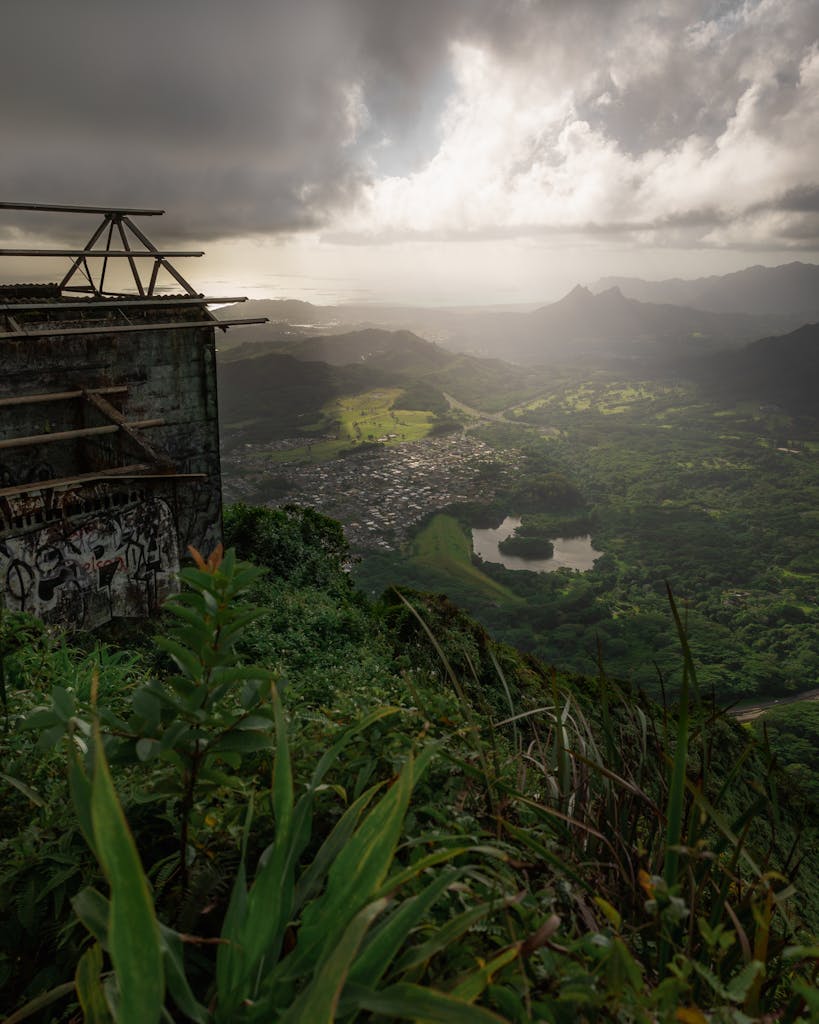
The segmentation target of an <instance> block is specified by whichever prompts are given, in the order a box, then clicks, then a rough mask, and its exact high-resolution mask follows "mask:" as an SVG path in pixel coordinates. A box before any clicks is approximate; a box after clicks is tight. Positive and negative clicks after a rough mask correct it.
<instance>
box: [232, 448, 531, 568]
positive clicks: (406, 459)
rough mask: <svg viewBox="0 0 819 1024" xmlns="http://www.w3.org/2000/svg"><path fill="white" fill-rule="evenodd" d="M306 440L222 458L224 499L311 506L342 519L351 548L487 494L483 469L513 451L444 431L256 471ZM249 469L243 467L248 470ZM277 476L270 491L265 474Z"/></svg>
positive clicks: (389, 542) (391, 538)
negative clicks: (277, 453) (267, 460)
mask: <svg viewBox="0 0 819 1024" xmlns="http://www.w3.org/2000/svg"><path fill="white" fill-rule="evenodd" d="M303 443H304V442H303V441H291V442H288V441H286V440H285V441H275V442H271V443H270V444H269V445H261V444H254V445H244V446H243V447H241V448H238V449H234V450H233V451H231V452H229V453H226V454H224V455H223V457H222V472H223V482H224V494H225V500H226V501H227V502H231V501H248V502H253V501H255V502H259V501H260V500H262V499H265V500H266V501H267V503H268V504H276V505H284V504H288V503H291V504H298V505H309V506H312V507H313V508H317V509H319V510H320V511H322V512H325V513H326V514H327V515H329V516H332V517H333V518H334V519H338V520H339V521H340V522H341V523H343V524H344V531H345V534H346V536H347V539H348V540H349V542H350V545H351V547H352V548H353V549H354V550H359V551H367V550H384V551H389V550H392V549H394V548H396V547H398V546H400V544H401V543H402V542H403V541H404V540H405V539H406V538H407V536H408V534H409V532H410V531H411V530H412V528H413V527H414V526H416V525H417V524H418V523H419V522H420V521H421V520H422V519H423V518H424V517H425V516H427V515H428V514H429V513H430V512H434V511H435V510H436V509H442V508H445V507H446V506H448V505H451V504H453V503H455V502H460V501H475V500H477V499H485V498H487V497H490V496H491V494H489V493H487V477H488V476H491V474H487V470H488V468H489V467H490V466H497V464H498V462H499V460H501V459H502V460H503V464H504V466H505V467H506V468H507V469H508V470H510V471H511V470H513V467H512V466H511V465H510V463H509V459H510V458H511V454H510V453H508V452H503V453H501V452H498V451H497V450H496V449H493V448H490V446H489V445H487V444H485V443H484V442H483V441H479V440H477V439H476V438H474V437H472V436H471V435H469V434H447V435H444V436H441V437H431V438H425V439H424V440H422V441H411V442H406V443H403V444H395V445H389V446H388V445H383V444H382V445H377V446H367V447H366V448H365V449H364V450H363V451H361V452H359V453H354V454H351V455H346V456H344V457H342V458H336V459H333V460H331V461H329V462H322V463H317V464H313V465H309V464H308V465H305V464H292V463H291V464H282V463H270V466H269V470H268V471H267V473H263V474H260V472H259V470H260V465H261V466H263V465H264V463H263V461H261V459H260V456H261V455H263V453H264V452H265V451H269V452H271V453H272V452H274V451H281V450H283V449H285V448H287V447H297V446H298V445H300V444H303ZM249 469H250V470H251V471H252V472H248V470H249ZM270 478H273V479H274V480H275V484H276V487H275V490H276V493H275V496H274V498H271V497H268V494H269V489H268V493H267V494H266V493H265V491H266V487H265V483H266V479H267V480H269V479H270Z"/></svg>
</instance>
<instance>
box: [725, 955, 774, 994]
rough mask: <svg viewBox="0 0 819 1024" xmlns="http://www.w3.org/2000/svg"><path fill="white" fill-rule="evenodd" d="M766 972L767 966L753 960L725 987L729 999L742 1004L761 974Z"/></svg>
mask: <svg viewBox="0 0 819 1024" xmlns="http://www.w3.org/2000/svg"><path fill="white" fill-rule="evenodd" d="M764 970H765V964H763V963H762V961H761V960H751V961H750V962H749V963H747V964H746V965H745V966H744V967H743V968H742V970H741V971H740V972H739V974H735V975H734V977H733V978H731V980H730V981H729V982H728V984H727V985H726V986H725V994H726V995H727V997H728V998H729V999H730V1000H731V1001H732V1002H734V1003H741V1002H742V1000H743V999H744V998H745V996H746V995H747V994H748V991H749V989H750V988H751V985H753V983H754V982H755V981H756V979H757V977H758V976H759V974H760V973H761V972H763V971H764Z"/></svg>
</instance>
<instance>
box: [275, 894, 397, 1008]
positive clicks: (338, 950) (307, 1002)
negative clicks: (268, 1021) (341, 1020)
mask: <svg viewBox="0 0 819 1024" xmlns="http://www.w3.org/2000/svg"><path fill="white" fill-rule="evenodd" d="M386 905H387V901H386V900H375V902H373V903H370V904H369V905H368V906H366V907H364V908H363V910H360V911H359V912H358V913H357V914H356V916H355V917H354V918H353V920H352V921H351V922H350V924H349V925H348V926H347V928H345V930H344V933H343V935H342V937H341V941H340V942H339V943H338V944H337V945H336V946H334V947H332V948H331V949H330V951H329V953H328V955H327V956H326V957H325V958H324V959H323V960H322V961H321V962H319V964H318V965H317V966H316V970H315V972H314V974H313V980H312V981H311V982H310V984H309V986H308V987H307V989H306V990H305V991H304V993H303V994H302V995H300V996H299V998H298V999H297V1000H296V1002H295V1003H294V1004H293V1005H292V1006H291V1007H290V1009H289V1010H288V1011H287V1012H286V1013H285V1014H283V1015H282V1017H281V1018H280V1024H302V1022H306V1021H309V1022H310V1024H332V1022H333V1020H334V1019H335V1013H336V1007H337V1005H338V1001H339V997H340V996H341V990H342V988H343V986H344V982H345V980H346V978H347V972H348V971H349V968H350V964H351V963H352V962H353V960H354V959H355V956H356V953H357V952H358V949H359V947H360V945H361V942H362V940H363V938H364V936H365V935H366V933H367V930H368V929H369V927H370V925H371V924H372V922H373V921H374V920H375V919H376V917H377V916H378V915H379V914H380V913H381V912H382V911H383V910H384V908H385V907H386Z"/></svg>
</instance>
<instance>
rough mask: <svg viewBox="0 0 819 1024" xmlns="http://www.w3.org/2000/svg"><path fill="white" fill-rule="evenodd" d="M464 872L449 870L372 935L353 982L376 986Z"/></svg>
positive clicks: (362, 954) (411, 899) (354, 972)
mask: <svg viewBox="0 0 819 1024" xmlns="http://www.w3.org/2000/svg"><path fill="white" fill-rule="evenodd" d="M462 873H463V871H462V870H461V871H456V870H454V869H451V868H450V869H446V870H444V871H440V872H439V873H438V876H437V877H436V878H434V879H433V881H432V882H431V883H430V884H429V885H428V886H427V887H426V889H424V890H423V891H422V892H420V893H419V894H418V895H417V896H413V897H411V898H410V899H407V900H404V902H403V903H401V905H400V906H399V907H398V908H397V909H396V910H395V911H393V913H392V914H390V916H389V917H388V918H387V920H386V921H384V922H383V924H381V925H380V926H379V927H378V929H377V930H375V931H374V932H373V933H372V934H371V935H370V939H369V942H368V943H367V945H366V946H365V947H364V949H363V950H362V951H361V955H360V956H359V957H358V959H357V960H356V962H355V963H354V964H353V967H352V969H351V971H350V981H354V982H356V983H357V984H359V985H363V986H364V987H365V988H375V986H376V985H377V984H378V982H379V981H380V980H381V978H382V977H383V976H384V973H385V972H386V970H387V968H388V967H389V966H390V964H391V963H392V962H393V960H394V959H395V957H396V955H397V954H398V951H399V950H400V949H401V947H402V946H403V945H404V943H405V942H406V941H407V937H408V936H409V935H410V933H411V931H412V929H413V928H414V927H415V926H416V925H417V924H418V922H419V921H420V920H421V919H422V918H423V916H424V915H425V914H426V913H427V912H428V911H429V910H430V908H431V907H432V906H433V905H434V904H435V902H436V901H437V900H438V898H439V897H440V896H441V894H442V893H443V892H444V891H445V890H446V889H447V887H448V886H450V885H451V884H452V883H453V882H454V881H455V880H456V879H457V878H459V877H460V876H461V874H462Z"/></svg>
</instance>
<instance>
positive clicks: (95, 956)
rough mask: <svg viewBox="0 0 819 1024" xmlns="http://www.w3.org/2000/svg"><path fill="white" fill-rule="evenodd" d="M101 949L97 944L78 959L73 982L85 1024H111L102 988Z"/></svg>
mask: <svg viewBox="0 0 819 1024" xmlns="http://www.w3.org/2000/svg"><path fill="white" fill-rule="evenodd" d="M101 974H102V949H101V947H100V944H99V943H98V942H95V943H94V945H93V946H91V947H90V948H89V949H87V950H86V951H85V952H84V953H83V955H82V956H81V957H80V962H79V963H78V964H77V971H76V974H75V975H74V981H75V983H76V985H77V996H78V997H79V1000H80V1006H82V1012H83V1019H84V1021H85V1024H111V1014H110V1013H109V1012H108V1003H107V1002H106V1000H105V992H104V991H103V988H102V982H101V981H100V975H101Z"/></svg>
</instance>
